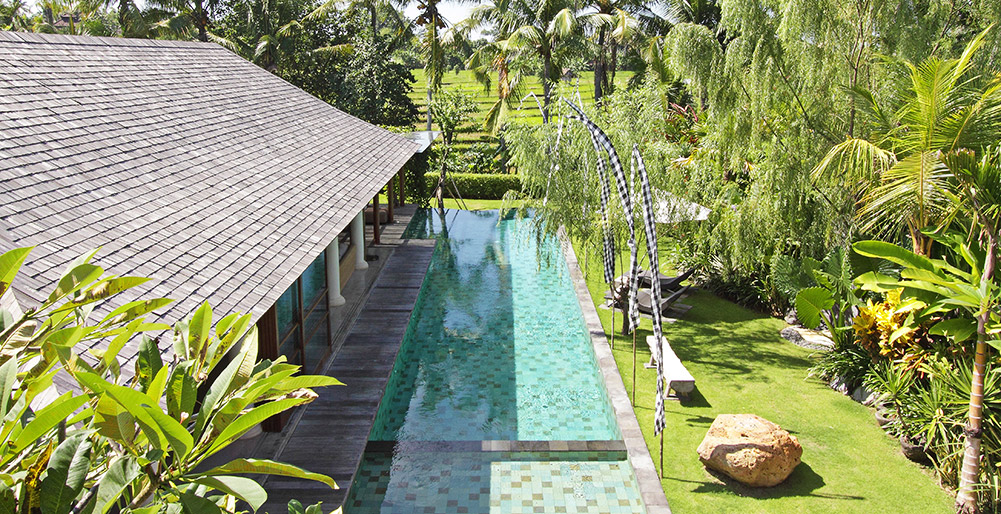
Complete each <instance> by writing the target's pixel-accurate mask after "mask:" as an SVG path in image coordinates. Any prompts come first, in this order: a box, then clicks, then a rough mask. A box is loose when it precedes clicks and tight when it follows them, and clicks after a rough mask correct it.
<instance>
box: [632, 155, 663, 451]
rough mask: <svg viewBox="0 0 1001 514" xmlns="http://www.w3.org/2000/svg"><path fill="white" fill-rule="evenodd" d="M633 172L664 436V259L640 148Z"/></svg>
mask: <svg viewBox="0 0 1001 514" xmlns="http://www.w3.org/2000/svg"><path fill="white" fill-rule="evenodd" d="M631 166H632V169H633V171H638V172H639V176H640V190H641V191H642V192H643V224H644V226H645V227H646V248H647V252H648V254H649V257H650V274H651V280H650V300H651V301H650V305H651V306H652V307H653V309H652V314H653V336H654V339H655V340H656V341H657V344H655V345H653V358H654V360H656V362H657V401H656V403H655V405H656V410H655V411H654V418H653V419H654V423H653V427H654V428H653V433H654V435H657V434H660V432H661V430H664V425H666V423H667V422H666V420H665V419H664V387H665V386H666V383H665V380H666V379H665V377H664V360H663V351H662V345H663V337H664V336H663V334H662V331H661V323H662V321H661V315H660V259H659V258H658V257H657V219H656V218H655V217H654V210H653V195H652V194H651V192H650V179H649V177H647V174H646V165H645V164H644V163H643V156H641V155H640V148H639V146H638V145H635V144H634V145H633V158H632V163H631Z"/></svg>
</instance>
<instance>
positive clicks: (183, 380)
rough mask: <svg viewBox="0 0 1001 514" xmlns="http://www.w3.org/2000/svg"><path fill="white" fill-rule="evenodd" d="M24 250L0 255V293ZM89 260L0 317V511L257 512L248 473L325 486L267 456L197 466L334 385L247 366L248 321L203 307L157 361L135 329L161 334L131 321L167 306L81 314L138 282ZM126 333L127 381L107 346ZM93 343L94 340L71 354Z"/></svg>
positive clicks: (119, 344)
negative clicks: (133, 343)
mask: <svg viewBox="0 0 1001 514" xmlns="http://www.w3.org/2000/svg"><path fill="white" fill-rule="evenodd" d="M30 250H31V249H30V248H21V249H16V250H12V251H10V252H7V253H5V254H3V255H0V295H3V294H4V293H7V292H8V290H9V288H10V284H11V282H12V281H13V279H14V277H15V276H16V275H17V272H18V270H19V269H20V267H21V265H22V264H23V262H24V260H25V258H26V257H27V255H28V253H29V252H30ZM93 255H94V253H90V254H87V255H84V256H82V257H81V258H80V259H78V260H76V261H75V262H73V263H72V264H70V266H69V267H68V269H67V271H66V272H65V273H64V274H63V276H62V278H61V279H60V281H59V283H58V285H57V287H56V290H55V291H53V293H52V294H51V295H50V296H49V297H48V298H47V299H46V301H45V302H43V303H42V304H41V305H40V306H39V307H37V308H35V309H29V310H28V311H26V312H25V313H24V314H23V315H21V316H15V315H14V314H13V313H11V312H9V311H6V310H5V311H0V415H2V428H0V511H3V512H10V513H21V514H29V513H30V514H36V513H40V514H70V513H73V514H78V513H83V514H95V513H96V514H106V513H107V512H109V511H115V512H136V513H142V514H153V513H170V514H175V513H180V512H185V513H199V514H202V513H206V514H207V513H222V512H237V500H241V501H244V502H246V503H247V504H248V505H250V507H251V508H252V509H254V510H257V509H258V508H259V507H260V506H261V505H262V504H263V503H264V501H265V500H266V498H267V494H266V493H265V491H264V489H263V488H262V487H261V486H260V485H258V484H257V482H255V481H254V480H252V479H250V478H246V477H242V476H239V475H241V474H251V473H252V474H273V475H283V476H289V477H298V478H304V479H310V480H317V481H320V482H323V483H325V484H327V485H329V486H330V487H332V488H336V487H337V486H336V484H335V483H334V482H333V480H332V479H330V478H329V477H326V476H323V475H319V474H316V473H310V472H308V471H305V470H302V469H300V468H297V467H295V466H291V465H288V464H282V463H278V462H273V461H269V460H260V459H242V458H241V459H235V460H232V461H230V462H228V463H226V464H223V465H220V466H216V467H212V468H209V469H204V466H202V465H203V464H204V463H205V461H206V459H208V458H209V457H211V456H212V455H215V454H216V453H218V452H219V451H220V450H222V449H224V448H225V447H226V446H228V445H229V444H231V443H232V442H233V441H235V440H236V439H238V438H239V437H240V436H241V435H243V434H245V433H246V432H247V431H249V430H250V429H251V428H253V427H254V426H256V425H258V424H259V423H261V422H262V421H263V420H265V419H266V418H268V417H270V416H272V415H275V414H277V413H280V412H282V411H285V410H287V409H290V408H292V407H295V406H298V405H302V404H305V403H308V402H309V401H311V400H312V399H314V398H315V397H316V393H314V392H313V391H312V390H311V389H310V388H313V387H323V386H329V385H339V384H340V382H339V381H337V380H336V379H333V378H330V377H325V376H295V373H296V372H297V371H298V368H299V367H298V366H293V365H290V364H287V363H285V362H283V359H281V358H280V359H279V360H277V361H274V362H272V361H268V360H264V361H258V360H257V350H258V347H257V331H256V328H255V327H253V326H251V323H250V316H247V315H242V316H241V315H237V314H232V315H229V316H226V317H223V318H221V319H218V320H214V319H213V314H212V309H211V308H210V307H209V305H208V304H203V305H202V306H201V307H200V308H199V309H197V311H196V312H195V313H194V314H193V315H192V316H191V318H190V320H189V321H187V322H181V323H178V324H177V325H176V326H175V327H174V330H173V346H174V359H173V361H172V362H169V363H165V362H164V361H163V359H162V357H161V351H160V349H159V347H158V346H157V344H156V341H155V340H154V339H151V338H149V337H147V336H146V335H145V334H143V333H144V332H149V331H153V330H163V329H169V328H170V327H168V326H166V325H161V324H155V323H147V322H146V321H145V316H146V315H147V314H148V313H150V312H152V311H153V310H155V309H157V308H159V307H162V306H164V305H166V304H168V303H170V300H167V299H152V300H142V301H134V302H129V303H126V304H124V305H122V306H120V307H118V308H116V309H114V310H111V311H110V312H109V313H108V314H107V315H105V316H103V317H101V318H100V319H99V320H96V317H94V319H92V316H93V315H94V310H95V307H96V306H98V305H99V304H100V303H101V302H103V301H105V300H107V299H109V298H111V297H112V296H114V295H116V294H118V293H120V292H122V291H124V290H127V289H129V288H131V287H135V286H137V285H140V284H142V283H144V282H145V281H146V280H147V279H145V278H139V277H105V276H104V270H102V269H101V268H100V267H98V266H96V265H93V264H91V263H90V260H91V258H92V257H93ZM137 336H138V337H139V338H140V339H141V341H140V343H139V355H138V357H137V358H136V363H135V373H134V374H133V375H132V376H131V378H127V376H128V375H129V374H127V373H123V372H122V369H121V368H120V363H119V358H118V357H119V352H120V351H121V350H122V348H124V347H125V345H126V343H128V342H129V341H130V340H132V339H133V338H135V337H137ZM95 340H103V341H107V348H106V349H104V350H101V351H90V352H89V353H88V354H87V355H81V354H79V353H77V352H76V351H75V348H76V347H77V345H78V344H80V343H82V342H85V341H91V342H93V341H95ZM57 373H66V374H67V375H68V376H70V377H72V378H73V379H75V380H76V382H77V384H78V386H79V389H80V392H74V391H67V392H64V393H62V394H57V393H56V392H54V391H55V389H54V387H53V378H54V376H55V375H56V374H57ZM300 509H301V508H300ZM313 510H315V509H313Z"/></svg>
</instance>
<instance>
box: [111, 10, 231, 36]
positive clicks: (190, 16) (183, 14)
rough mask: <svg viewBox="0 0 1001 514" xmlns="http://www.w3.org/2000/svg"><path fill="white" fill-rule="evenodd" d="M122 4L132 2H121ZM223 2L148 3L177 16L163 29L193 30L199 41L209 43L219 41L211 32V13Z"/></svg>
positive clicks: (179, 31)
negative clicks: (210, 40)
mask: <svg viewBox="0 0 1001 514" xmlns="http://www.w3.org/2000/svg"><path fill="white" fill-rule="evenodd" d="M119 1H120V2H123V3H124V2H131V0H119ZM220 1H221V0H148V3H149V4H150V5H152V6H154V7H156V8H159V9H162V10H163V11H167V12H172V13H174V14H175V15H174V16H173V17H171V18H170V19H168V20H165V21H164V22H162V23H161V26H163V27H171V28H172V29H173V31H174V32H177V33H181V32H186V31H187V30H189V28H190V29H191V30H193V31H194V32H196V33H197V34H198V36H197V37H198V40H199V41H203V42H208V41H209V39H213V40H217V39H218V38H216V37H215V36H214V35H213V34H211V33H210V32H209V23H210V22H211V20H210V19H209V13H210V12H212V11H214V10H215V9H217V8H218V7H219V5H220Z"/></svg>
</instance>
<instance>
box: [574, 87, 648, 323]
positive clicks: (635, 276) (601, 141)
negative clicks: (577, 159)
mask: <svg viewBox="0 0 1001 514" xmlns="http://www.w3.org/2000/svg"><path fill="white" fill-rule="evenodd" d="M563 101H565V102H566V103H567V105H569V106H570V108H571V109H573V110H574V111H576V112H577V114H579V117H572V118H574V119H577V120H580V122H581V123H583V124H584V126H585V127H587V130H588V132H590V133H591V138H592V139H593V140H594V144H595V146H596V147H598V148H601V149H602V150H604V151H605V153H606V154H607V155H608V162H609V164H611V165H612V172H613V175H614V176H615V186H616V189H618V191H619V201H620V203H622V210H623V212H624V214H625V217H626V225H627V227H628V228H629V316H628V317H629V327H628V329H629V331H633V330H636V327H638V326H639V324H640V311H639V306H638V305H637V303H636V290H637V289H639V261H638V260H637V256H636V226H635V223H634V222H633V200H632V194H631V193H632V192H631V191H630V190H629V182H628V180H626V173H625V171H624V170H623V169H622V163H621V162H620V161H619V154H617V153H616V152H615V147H614V146H613V145H612V140H611V139H609V138H608V136H607V135H605V133H604V132H603V131H602V130H601V129H600V128H598V126H597V125H595V124H594V122H592V121H591V120H590V119H588V118H587V115H586V114H584V111H582V110H580V108H579V107H577V106H576V105H574V104H573V103H572V102H570V101H569V100H567V99H565V98H564V99H563ZM599 153H600V152H599Z"/></svg>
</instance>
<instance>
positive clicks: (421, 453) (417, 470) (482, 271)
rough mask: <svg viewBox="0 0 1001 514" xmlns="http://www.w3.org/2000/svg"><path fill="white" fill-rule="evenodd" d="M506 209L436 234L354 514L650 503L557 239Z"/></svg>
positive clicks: (433, 219)
mask: <svg viewBox="0 0 1001 514" xmlns="http://www.w3.org/2000/svg"><path fill="white" fill-rule="evenodd" d="M531 223H532V222H531V220H530V219H526V218H520V217H514V216H511V217H507V218H505V219H500V215H499V213H498V212H497V211H481V212H468V211H447V212H446V213H445V216H444V220H443V219H442V218H441V217H440V216H439V215H438V214H437V213H434V212H429V211H419V212H418V214H417V215H415V216H414V218H413V220H412V221H411V224H410V226H409V227H408V228H407V232H406V236H407V237H410V238H436V239H437V241H438V242H437V245H436V247H435V253H434V257H433V259H432V262H431V265H430V267H429V268H428V273H427V275H426V277H425V279H424V285H423V286H422V289H421V295H420V298H419V299H418V302H417V305H416V306H415V309H414V315H413V316H412V317H411V320H410V324H409V326H408V327H407V333H406V335H405V337H404V340H403V345H402V347H401V349H400V353H399V355H398V356H397V359H396V364H395V365H394V368H393V372H392V375H391V377H390V380H389V384H388V386H387V389H386V393H385V395H384V396H383V400H382V404H381V406H380V409H379V413H378V415H377V416H376V421H375V425H374V426H373V428H372V431H371V433H370V435H369V443H368V446H367V448H366V452H365V455H364V457H363V458H362V464H361V467H360V468H359V471H358V473H357V474H356V477H355V481H354V483H353V484H352V488H351V492H350V494H349V496H348V498H347V501H346V502H345V504H344V508H345V511H346V512H420V513H424V512H428V513H430V512H470V513H478V512H611V513H616V512H623V513H625V512H629V513H634V512H642V511H643V507H642V501H641V500H640V495H639V491H638V488H637V486H636V480H635V477H634V476H633V472H632V468H631V466H630V465H629V462H628V460H627V457H626V452H625V447H624V445H623V444H622V441H621V440H622V437H621V434H620V432H619V428H618V426H617V424H616V421H615V417H614V415H613V412H612V409H611V406H610V404H609V401H608V395H607V393H606V392H605V387H604V384H603V382H602V379H601V376H600V374H599V372H598V367H597V364H596V362H595V357H594V352H593V350H592V347H591V342H590V339H589V337H588V333H587V330H586V329H585V325H584V322H583V315H582V314H581V310H580V305H579V304H578V303H577V298H576V296H575V294H574V292H573V286H572V283H571V281H570V276H569V273H568V271H567V268H566V264H565V262H564V260H563V257H562V253H561V251H560V248H559V244H558V243H557V242H556V241H555V240H554V239H551V238H548V237H537V235H536V232H535V231H534V230H533V229H532V226H531Z"/></svg>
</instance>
